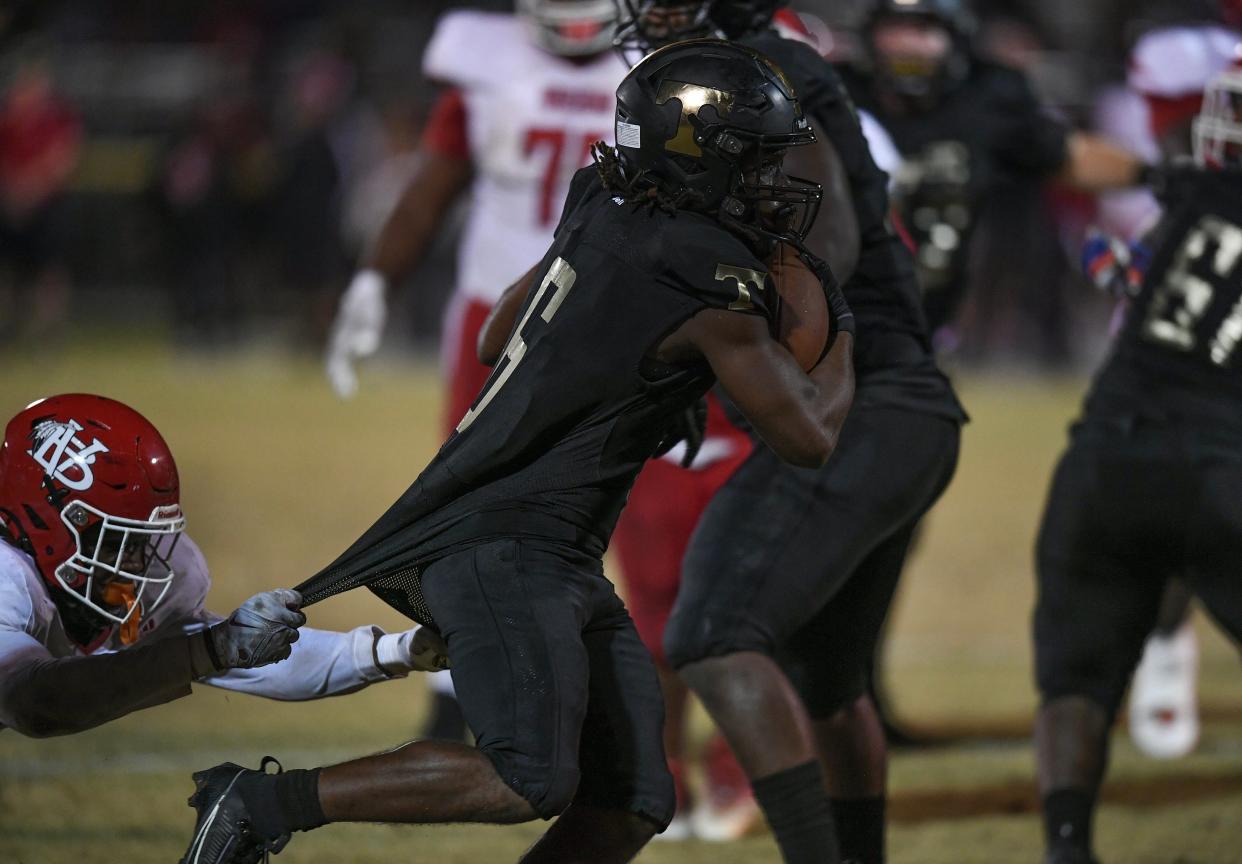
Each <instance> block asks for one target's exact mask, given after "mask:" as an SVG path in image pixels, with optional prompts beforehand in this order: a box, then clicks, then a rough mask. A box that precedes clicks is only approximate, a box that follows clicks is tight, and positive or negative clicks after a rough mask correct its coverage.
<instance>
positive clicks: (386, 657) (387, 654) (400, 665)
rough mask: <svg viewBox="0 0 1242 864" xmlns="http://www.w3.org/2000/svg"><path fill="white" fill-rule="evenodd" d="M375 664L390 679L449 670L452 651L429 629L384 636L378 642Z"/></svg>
mask: <svg viewBox="0 0 1242 864" xmlns="http://www.w3.org/2000/svg"><path fill="white" fill-rule="evenodd" d="M375 660H376V662H377V663H378V664H379V667H380V668H381V669H383V670H384V671H385V672H387V673H388V674H389V675H401V674H404V673H406V672H440V671H442V670H444V669H447V668H449V658H448V647H447V646H446V645H445V644H444V640H443V639H441V638H440V634H439V633H437V632H436V631H434V630H431V629H430V628H427V627H415V628H414V629H413V630H406V631H405V632H404V633H386V634H384V635H383V636H381V637H380V638H379V639H377V640H375Z"/></svg>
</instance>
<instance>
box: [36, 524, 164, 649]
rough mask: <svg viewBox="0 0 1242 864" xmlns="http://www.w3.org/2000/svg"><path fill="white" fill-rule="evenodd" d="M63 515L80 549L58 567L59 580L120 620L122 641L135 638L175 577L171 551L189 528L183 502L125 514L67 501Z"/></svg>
mask: <svg viewBox="0 0 1242 864" xmlns="http://www.w3.org/2000/svg"><path fill="white" fill-rule="evenodd" d="M60 518H61V521H62V522H64V524H65V526H66V527H67V528H68V529H69V533H70V534H71V535H72V536H73V539H74V542H75V544H76V550H77V551H75V552H74V553H73V554H72V555H71V556H70V557H69V558H68V559H66V560H65V562H64V563H63V564H61V565H60V566H59V567H57V568H56V571H55V576H56V581H57V582H58V583H59V584H60V586H61V587H62V588H64V589H65V591H67V592H68V593H69V594H71V595H72V596H73V598H74V599H75V600H77V601H78V602H79V603H81V604H82V605H84V606H86V607H87V608H88V609H90V610H91V611H92V612H94V613H95V614H97V615H99V616H101V617H103V618H105V619H107V620H108V621H111V622H112V623H114V624H116V625H118V626H119V627H120V630H121V641H122V642H123V643H125V644H131V643H132V642H133V641H135V640H136V639H137V635H138V625H139V623H140V622H141V620H142V617H143V616H144V615H149V614H150V613H151V612H152V611H153V610H154V609H155V608H156V607H157V606H158V605H159V604H160V602H161V601H162V600H163V599H164V597H165V595H166V594H167V593H168V589H169V588H170V587H171V586H172V581H173V579H174V578H175V575H176V574H175V573H174V572H173V569H172V554H173V550H174V549H175V548H176V545H177V541H178V540H179V539H180V538H181V533H182V531H183V530H184V529H185V517H184V516H183V515H182V514H181V508H180V507H179V506H177V505H175V504H174V505H168V506H162V507H157V508H155V510H154V511H152V513H151V515H150V516H149V517H148V518H147V519H126V518H123V517H119V516H112V515H110V514H108V513H105V512H103V511H102V510H99V509H98V508H96V507H94V506H92V505H91V504H89V503H87V502H86V501H81V500H77V501H71V502H69V503H68V504H67V505H65V508H64V509H63V510H61V512H60Z"/></svg>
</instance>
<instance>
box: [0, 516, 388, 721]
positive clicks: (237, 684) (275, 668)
mask: <svg viewBox="0 0 1242 864" xmlns="http://www.w3.org/2000/svg"><path fill="white" fill-rule="evenodd" d="M170 563H171V569H172V571H173V573H174V574H176V575H175V577H174V578H173V580H172V582H171V584H170V586H169V588H168V591H167V593H166V594H165V595H164V598H163V600H162V601H161V602H160V603H159V605H158V606H156V608H155V609H154V610H153V611H152V612H151V613H150V614H149V615H145V616H144V617H143V620H142V624H141V626H140V628H139V636H138V641H137V643H135V644H142V643H145V642H152V641H158V640H159V639H162V638H165V637H167V636H170V635H175V634H183V633H187V632H193V631H194V630H198V629H201V628H202V627H204V626H206V625H207V624H210V623H213V622H215V621H219V620H221V619H220V616H218V615H214V614H212V613H211V612H209V611H208V610H207V608H206V606H205V605H204V601H205V600H206V597H207V589H208V588H209V587H210V585H211V580H210V578H209V577H208V575H207V562H206V561H205V560H204V559H203V553H202V552H200V551H199V548H198V546H196V545H195V544H194V541H193V540H191V539H190V538H189V537H187V536H185V535H182V537H181V539H180V540H179V541H178V543H177V546H176V549H175V550H174V551H173V556H172V560H171V562H170ZM118 630H119V628H118ZM299 634H300V638H299V639H298V641H297V642H295V643H294V644H293V653H292V655H291V656H290V657H289V659H287V660H283V661H281V662H280V663H275V664H272V665H269V666H263V667H260V668H258V669H233V670H230V671H229V672H226V673H224V674H222V675H217V676H214V677H212V678H205V679H202V683H204V684H210V685H212V686H214V687H223V688H226V689H229V690H239V691H243V692H248V693H255V694H257V695H261V696H267V697H270V698H274V699H290V700H293V699H313V698H317V697H320V696H328V695H332V694H334V693H346V692H349V691H351V690H356V689H358V688H360V687H363V686H365V685H367V684H369V683H371V682H373V681H379V680H384V679H387V678H391V677H393V676H391V675H389V674H388V673H386V672H385V671H384V670H383V669H381V668H380V667H379V666H378V664H377V663H376V658H375V643H376V640H377V639H378V638H379V636H381V635H383V631H381V630H380V629H379V628H376V627H371V626H364V627H359V628H356V629H355V630H351V631H349V632H348V633H334V632H330V631H324V630H313V629H311V628H308V627H303V628H302V629H301V630H300V631H299ZM39 647H41V648H42V649H43V650H42V651H41V652H40V651H37V650H36V651H35V652H31V657H32V658H34V659H35V660H36V661H38V660H40V659H42V660H46V659H60V658H66V657H77V656H82V654H83V651H82V649H81V648H80V647H79V646H78V645H76V644H75V643H74V642H73V640H72V639H70V638H69V636H68V634H67V633H66V632H65V626H64V623H63V622H62V621H61V617H60V610H59V609H57V608H56V604H55V603H53V602H52V598H51V596H50V595H49V593H48V588H47V586H46V583H44V581H43V577H42V576H41V575H40V574H39V571H38V570H37V569H36V568H35V565H34V561H33V560H32V559H31V558H30V556H28V555H26V554H25V553H24V552H22V551H20V550H19V549H17V548H15V547H14V546H12V545H10V544H8V543H5V542H0V668H7V664H6V663H5V660H6V658H9V657H14V656H16V655H17V654H18V653H22V652H30V649H31V648H36V649H38V648H39ZM125 648H126V646H124V645H122V644H121V641H120V635H119V632H117V631H115V630H114V632H113V633H111V634H110V635H109V636H108V638H107V639H106V640H105V641H104V642H103V643H101V644H100V645H99V646H98V647H97V648H95V649H94V650H93V651H92V652H91V654H92V655H99V654H107V653H112V652H116V651H124V650H125ZM40 654H42V655H43V656H42V657H41V658H40V657H39V655H40ZM2 728H4V727H3V726H2V725H0V729H2Z"/></svg>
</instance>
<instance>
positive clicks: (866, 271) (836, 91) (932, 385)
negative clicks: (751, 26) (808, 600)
mask: <svg viewBox="0 0 1242 864" xmlns="http://www.w3.org/2000/svg"><path fill="white" fill-rule="evenodd" d="M741 41H742V42H743V43H745V44H746V45H749V46H751V47H752V48H755V49H756V50H758V51H760V52H762V53H763V54H765V55H767V56H768V57H769V58H771V59H772V60H773V62H775V63H776V65H777V66H779V67H780V68H781V70H782V71H784V73H785V74H786V76H788V78H789V79H790V81H792V82H793V85H794V89H795V90H796V91H797V93H798V101H799V102H800V103H801V105H802V109H803V111H804V112H805V113H806V114H807V115H808V116H810V117H812V118H813V119H814V120H815V122H816V123H817V124H818V125H819V126H820V127H821V128H822V129H823V130H824V132H825V133H826V135H827V137H828V138H829V140H830V141H831V142H832V145H833V147H834V148H835V149H836V151H837V154H838V156H839V157H840V159H841V165H842V167H843V168H844V170H845V172H846V175H847V176H848V178H849V183H850V193H851V197H852V199H853V203H854V215H855V218H856V219H857V220H858V234H859V250H858V264H857V266H856V267H855V269H854V274H853V275H852V276H851V277H850V279H849V280H848V281H847V282H846V283H845V284H844V285H843V286H842V290H843V291H844V293H845V297H846V299H847V300H848V301H849V304H850V308H851V309H853V310H854V316H855V319H856V321H857V333H856V339H855V347H854V357H855V363H854V365H855V373H856V376H857V387H858V389H857V393H856V395H855V399H854V401H855V404H859V405H875V406H888V407H896V408H908V409H911V410H916V411H920V412H924V413H931V414H937V415H940V416H944V417H948V418H951V419H953V420H962V419H964V418H965V413H964V412H963V411H962V409H961V406H960V405H959V404H958V402H957V398H956V397H955V396H954V395H953V390H952V388H951V387H950V386H949V383H948V380H947V379H946V378H945V377H944V375H943V374H942V373H941V372H940V370H939V369H938V368H937V366H936V362H935V358H934V357H933V356H932V352H931V346H930V342H929V340H928V338H927V324H926V321H925V320H924V317H923V310H922V305H921V297H920V291H919V286H918V280H917V277H916V276H915V271H914V263H913V260H912V258H911V256H910V252H909V251H908V250H907V249H906V248H905V246H904V245H903V244H902V242H901V239H900V238H899V237H898V236H897V234H896V232H895V231H893V229H892V225H891V224H890V222H889V219H888V213H889V201H888V175H886V174H885V173H884V172H883V171H881V170H880V168H879V167H878V166H877V165H876V164H875V160H873V159H872V158H871V150H870V148H869V147H868V146H867V140H866V138H865V137H864V136H863V132H862V127H861V126H860V125H859V121H858V112H857V111H855V109H854V104H853V102H852V101H851V100H850V97H849V94H848V93H847V92H846V89H845V86H844V85H843V84H842V81H841V77H840V76H839V75H838V73H837V71H836V70H835V69H834V68H833V66H832V65H831V64H830V63H828V62H827V61H826V60H824V58H823V57H821V56H820V55H819V54H818V53H817V52H816V51H815V50H814V49H813V48H811V47H810V46H809V45H806V44H804V43H802V42H797V41H795V40H792V39H785V38H783V37H781V36H780V35H779V34H778V33H777V32H776V31H774V30H772V31H766V32H763V33H758V34H754V35H752V36H747V37H746V38H744V39H742V40H741ZM820 218H829V214H827V213H824V214H821V216H820Z"/></svg>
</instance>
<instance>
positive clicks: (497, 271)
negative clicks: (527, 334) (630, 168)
mask: <svg viewBox="0 0 1242 864" xmlns="http://www.w3.org/2000/svg"><path fill="white" fill-rule="evenodd" d="M423 68H424V71H425V72H426V74H427V76H428V77H429V78H431V79H433V80H436V81H440V82H442V83H444V84H447V85H449V86H451V87H453V88H455V91H456V93H457V94H459V96H460V99H461V103H462V108H463V112H459V113H458V114H457V120H456V121H455V122H458V123H462V122H464V126H465V136H464V138H465V147H466V150H467V152H465V153H461V154H459V155H461V156H464V157H468V158H469V159H470V161H471V162H472V163H473V164H474V168H475V172H476V173H475V180H474V186H473V189H472V191H471V198H472V200H471V206H470V213H469V216H468V218H467V222H466V226H465V230H464V233H463V235H462V240H461V245H460V247H459V249H458V276H457V278H458V288H459V290H461V291H462V292H464V293H465V295H466V296H468V297H470V298H473V299H477V300H480V301H482V302H485V303H488V304H489V305H490V304H493V303H495V302H496V300H497V299H499V297H500V294H501V292H503V291H504V289H505V288H507V287H508V286H509V285H511V284H512V283H513V282H514V281H515V280H516V279H517V278H518V277H520V276H521V275H522V274H523V273H525V272H526V271H527V270H528V269H530V266H531V265H532V264H533V263H535V262H536V261H538V260H539V259H540V258H541V257H542V256H543V253H544V252H545V251H546V250H547V248H548V244H549V243H551V242H552V229H553V228H554V227H555V226H556V219H557V217H558V216H559V215H560V205H561V203H562V202H563V201H564V200H565V193H566V192H567V191H568V190H569V182H570V179H571V178H572V177H573V174H574V172H575V171H577V170H578V169H579V168H581V167H582V166H583V165H586V164H587V162H589V161H590V150H591V145H592V144H593V143H595V142H596V141H600V140H605V141H611V140H612V134H613V133H612V126H613V115H614V112H615V110H616V101H615V96H614V94H615V92H616V89H617V85H618V84H620V83H621V79H622V78H624V77H625V73H626V72H627V71H628V70H627V69H626V68H625V64H624V63H622V61H621V60H620V58H618V57H617V56H616V54H615V52H612V51H607V52H605V53H603V54H601V55H599V56H598V57H596V58H594V59H591V60H589V61H582V62H574V61H571V60H569V59H566V58H564V57H559V56H556V55H553V54H549V53H548V52H546V51H543V50H541V49H540V48H538V47H536V45H535V43H534V41H533V40H532V39H531V36H530V33H529V32H528V31H527V29H526V25H525V24H524V23H523V22H522V20H521V19H520V18H518V17H517V16H515V15H505V14H495V13H485V12H473V11H460V12H450V13H448V14H447V15H445V16H444V17H443V18H442V19H441V20H440V23H439V25H438V26H437V27H436V31H435V34H434V35H433V37H432V39H431V43H430V44H429V45H428V47H427V52H426V54H425V55H424V58H423ZM463 113H464V118H463V117H462V116H461V114H463ZM446 137H447V138H452V137H454V136H444V135H441V136H440V139H441V140H444V139H445V138H446ZM456 140H458V141H460V136H456Z"/></svg>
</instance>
